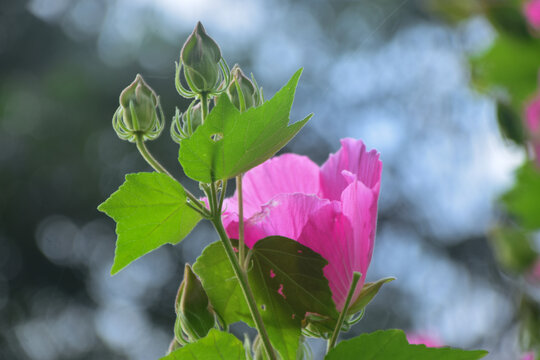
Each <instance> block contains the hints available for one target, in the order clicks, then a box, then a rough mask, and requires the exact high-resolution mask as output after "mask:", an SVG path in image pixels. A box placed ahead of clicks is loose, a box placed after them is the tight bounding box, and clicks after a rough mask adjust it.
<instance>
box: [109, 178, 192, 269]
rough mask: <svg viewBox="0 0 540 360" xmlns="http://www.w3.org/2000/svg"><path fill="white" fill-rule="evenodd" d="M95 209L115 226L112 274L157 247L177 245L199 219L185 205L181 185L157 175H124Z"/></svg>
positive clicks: (184, 196) (184, 195)
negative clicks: (120, 184) (114, 223)
mask: <svg viewBox="0 0 540 360" xmlns="http://www.w3.org/2000/svg"><path fill="white" fill-rule="evenodd" d="M98 209H99V210H100V211H102V212H104V213H106V214H107V215H109V216H110V217H111V218H113V219H114V220H115V221H116V223H117V224H116V234H117V235H118V240H117V242H116V251H115V256H114V264H113V266H112V269H111V273H112V274H115V273H117V272H118V271H120V270H122V269H123V268H124V267H126V266H127V265H128V264H129V263H131V262H132V261H134V260H136V259H137V258H139V257H141V256H143V255H145V254H147V253H149V252H151V251H152V250H155V249H157V248H158V247H160V246H161V245H164V244H167V243H169V244H176V243H178V242H179V241H181V240H182V239H183V238H184V237H186V235H187V234H189V232H190V231H191V230H192V229H193V228H194V227H195V225H197V223H198V222H199V220H200V219H201V217H200V215H199V214H198V213H197V212H195V211H194V210H193V209H191V208H190V207H189V206H188V205H187V203H186V194H185V192H184V188H183V187H182V185H180V184H179V183H178V182H176V181H175V180H173V179H171V178H170V177H169V176H167V175H164V174H160V173H137V174H128V175H126V181H125V182H124V184H122V186H120V188H119V189H118V190H117V191H116V192H115V193H113V194H112V195H111V196H110V197H109V198H108V199H107V200H106V201H105V202H104V203H102V204H101V205H100V206H99V207H98Z"/></svg>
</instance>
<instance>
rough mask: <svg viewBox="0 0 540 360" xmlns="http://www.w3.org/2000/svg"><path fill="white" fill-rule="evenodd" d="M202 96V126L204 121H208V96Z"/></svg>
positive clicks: (205, 94) (203, 94)
mask: <svg viewBox="0 0 540 360" xmlns="http://www.w3.org/2000/svg"><path fill="white" fill-rule="evenodd" d="M200 96H201V109H202V111H201V117H202V118H201V124H204V120H206V116H207V115H208V94H207V93H202V94H200Z"/></svg>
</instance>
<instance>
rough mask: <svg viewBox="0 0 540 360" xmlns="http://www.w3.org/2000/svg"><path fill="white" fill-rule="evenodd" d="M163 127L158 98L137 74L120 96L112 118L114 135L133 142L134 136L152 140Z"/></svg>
mask: <svg viewBox="0 0 540 360" xmlns="http://www.w3.org/2000/svg"><path fill="white" fill-rule="evenodd" d="M163 125H164V118H163V111H162V110H161V105H160V103H159V97H158V96H157V95H156V93H155V92H154V90H152V88H151V87H150V86H148V84H147V83H146V82H145V81H144V80H143V78H142V76H141V75H139V74H137V76H136V77H135V80H134V81H133V82H132V83H131V84H130V85H129V86H128V87H126V88H125V89H124V90H123V91H122V93H121V94H120V106H119V107H118V109H117V110H116V112H115V114H114V116H113V127H114V128H115V130H116V133H117V134H118V136H119V137H120V138H122V139H124V140H129V141H134V139H135V137H136V135H143V139H145V140H148V139H150V140H153V139H155V138H157V137H158V136H159V135H160V133H161V131H162V130H163Z"/></svg>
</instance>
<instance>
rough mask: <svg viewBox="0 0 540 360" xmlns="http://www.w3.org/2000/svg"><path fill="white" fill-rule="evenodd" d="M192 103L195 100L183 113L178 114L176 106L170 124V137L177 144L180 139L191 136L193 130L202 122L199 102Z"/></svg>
mask: <svg viewBox="0 0 540 360" xmlns="http://www.w3.org/2000/svg"><path fill="white" fill-rule="evenodd" d="M194 104H195V101H193V102H192V103H191V105H189V107H188V108H187V110H186V111H185V112H184V113H183V114H180V110H178V108H177V109H176V114H175V115H174V117H173V121H172V124H171V137H172V139H173V140H174V141H175V142H176V143H178V144H180V142H181V141H182V140H184V139H187V138H189V137H191V135H193V132H194V131H195V130H196V129H197V128H198V127H199V125H201V124H202V109H201V103H200V102H198V103H197V104H196V105H194Z"/></svg>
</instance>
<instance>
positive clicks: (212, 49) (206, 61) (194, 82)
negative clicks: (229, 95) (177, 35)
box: [177, 22, 228, 97]
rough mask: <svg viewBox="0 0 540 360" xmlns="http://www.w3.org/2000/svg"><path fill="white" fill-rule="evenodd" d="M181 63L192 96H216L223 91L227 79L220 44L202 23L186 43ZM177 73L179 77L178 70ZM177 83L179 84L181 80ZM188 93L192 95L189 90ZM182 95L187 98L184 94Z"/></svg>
mask: <svg viewBox="0 0 540 360" xmlns="http://www.w3.org/2000/svg"><path fill="white" fill-rule="evenodd" d="M180 62H181V64H182V65H183V66H184V76H185V78H186V81H187V83H188V85H189V87H190V88H191V93H192V95H195V94H199V95H200V94H203V93H206V94H214V93H216V92H218V91H220V90H222V86H221V83H222V82H223V80H224V79H225V80H226V78H227V76H226V74H224V71H223V70H224V68H226V64H225V66H224V61H223V58H222V57H221V50H220V49H219V46H218V44H217V43H216V42H215V41H214V39H212V38H211V37H210V36H208V34H207V33H206V30H205V29H204V27H203V25H202V24H201V23H200V22H198V23H197V26H195V29H194V30H193V32H192V33H191V35H190V36H189V37H188V39H187V40H186V42H185V43H184V46H183V47H182V51H181V52H180ZM177 73H178V74H177V75H179V69H178V68H177ZM177 81H178V82H179V79H177ZM227 85H228V84H227ZM187 92H188V93H190V91H189V90H187ZM181 95H182V96H185V95H184V94H182V93H181ZM187 97H194V96H187Z"/></svg>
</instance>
